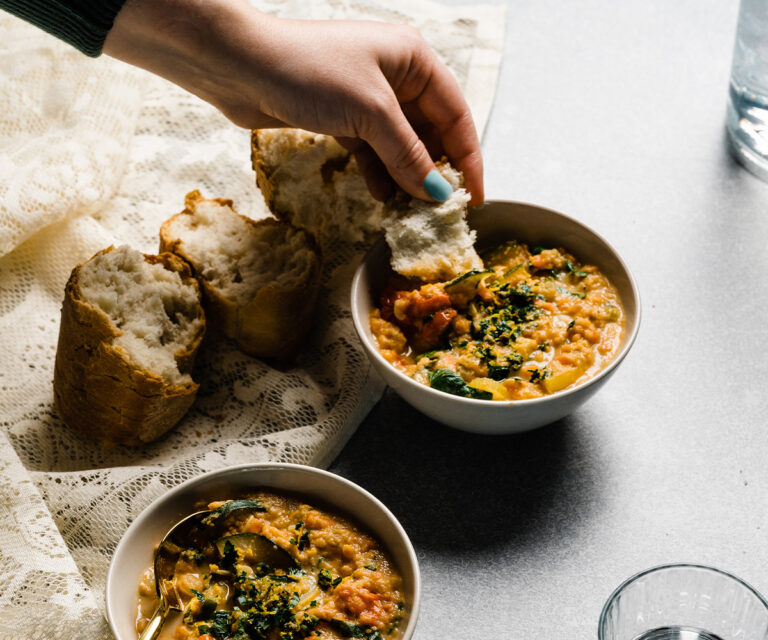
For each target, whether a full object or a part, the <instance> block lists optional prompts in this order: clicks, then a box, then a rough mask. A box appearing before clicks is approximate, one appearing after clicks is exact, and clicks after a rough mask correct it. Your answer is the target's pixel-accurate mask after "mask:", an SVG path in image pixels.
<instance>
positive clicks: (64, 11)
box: [0, 0, 125, 58]
mask: <svg viewBox="0 0 768 640" xmlns="http://www.w3.org/2000/svg"><path fill="white" fill-rule="evenodd" d="M124 3H125V0H0V9H5V10H6V11H8V12H10V13H13V14H15V15H17V16H19V17H20V18H22V19H23V20H26V21H27V22H30V23H32V24H34V25H36V26H38V27H40V28H41V29H44V30H45V31H47V32H48V33H50V34H53V35H54V36H56V37H57V38H59V39H61V40H64V42H68V43H69V44H71V45H72V46H73V47H76V48H77V49H79V50H80V51H82V52H83V53H84V54H85V55H87V56H91V57H94V58H95V57H96V56H98V55H100V54H101V48H102V46H104V39H105V38H106V37H107V33H109V30H110V29H111V28H112V23H113V22H114V20H115V16H116V15H117V12H118V11H120V9H121V7H122V6H123V4H124Z"/></svg>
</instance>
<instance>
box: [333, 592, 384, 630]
mask: <svg viewBox="0 0 768 640" xmlns="http://www.w3.org/2000/svg"><path fill="white" fill-rule="evenodd" d="M336 596H337V597H339V598H340V599H341V600H343V602H344V608H345V609H346V610H347V612H349V614H350V615H352V616H354V617H356V618H358V619H359V620H360V621H361V622H363V623H364V624H371V625H375V624H376V623H377V622H378V621H379V620H380V618H381V616H382V614H383V613H384V610H383V608H382V603H381V596H380V595H379V594H378V593H373V592H372V591H369V590H368V589H366V588H365V587H362V586H359V585H355V584H348V585H339V587H338V588H337V589H336Z"/></svg>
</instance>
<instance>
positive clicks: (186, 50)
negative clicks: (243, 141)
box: [103, 0, 273, 104]
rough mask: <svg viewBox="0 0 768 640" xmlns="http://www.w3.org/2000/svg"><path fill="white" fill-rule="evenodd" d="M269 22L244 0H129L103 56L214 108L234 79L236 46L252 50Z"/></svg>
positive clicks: (237, 49) (120, 13)
mask: <svg viewBox="0 0 768 640" xmlns="http://www.w3.org/2000/svg"><path fill="white" fill-rule="evenodd" d="M272 19H273V18H271V16H268V15H266V14H263V13H261V12H259V11H257V10H256V9H254V8H253V7H251V6H250V5H249V4H248V3H247V2H245V1H244V0H127V2H126V3H125V5H124V6H123V8H122V9H121V11H120V12H119V13H118V15H117V17H116V19H115V23H114V26H113V27H112V29H111V31H110V32H109V34H108V35H107V38H106V40H105V43H104V48H103V52H104V53H106V54H107V55H109V56H112V57H114V58H117V59H119V60H122V61H124V62H127V63H129V64H132V65H135V66H137V67H141V68H143V69H146V70H148V71H151V72H152V73H154V74H156V75H159V76H162V77H164V78H166V79H167V80H170V81H171V82H174V83H175V84H178V85H180V86H182V87H183V88H185V89H187V90H188V91H191V92H192V93H195V94H196V95H198V96H200V97H202V98H203V99H205V100H207V101H209V102H213V103H214V104H216V103H217V102H221V96H220V95H219V94H220V93H221V92H226V91H231V90H232V89H231V88H230V89H227V88H226V87H227V85H231V84H233V81H234V80H235V79H236V76H237V73H236V71H237V70H235V69H233V66H235V64H236V61H237V58H238V54H239V53H241V52H240V50H239V47H238V45H237V42H238V41H239V40H242V39H243V38H244V37H250V48H251V49H252V48H254V47H253V32H254V30H255V28H256V26H257V25H261V23H262V22H268V21H269V20H272ZM246 34H247V35H246Z"/></svg>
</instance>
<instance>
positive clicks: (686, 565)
mask: <svg viewBox="0 0 768 640" xmlns="http://www.w3.org/2000/svg"><path fill="white" fill-rule="evenodd" d="M665 569H704V570H706V571H711V572H713V573H719V574H720V575H722V576H725V577H726V578H730V579H731V580H733V581H735V582H737V583H739V584H740V585H741V586H742V587H745V588H746V589H747V591H749V592H751V593H752V595H754V596H755V597H756V598H757V599H758V601H759V602H760V603H761V604H762V605H763V607H764V608H765V609H766V610H767V611H768V600H766V599H765V598H764V597H763V596H762V595H761V593H760V592H759V591H758V590H757V589H755V588H754V587H753V586H752V585H751V584H749V583H748V582H746V581H745V580H742V579H741V578H739V577H738V576H735V575H733V574H732V573H730V572H728V571H723V570H722V569H718V568H717V567H712V566H709V565H706V564H696V563H692V562H672V563H669V564H660V565H658V566H655V567H651V568H650V569H644V570H643V571H639V572H638V573H635V574H633V575H631V576H630V577H629V578H627V579H626V580H624V582H622V583H621V584H620V585H619V586H618V587H616V588H615V589H614V590H613V592H612V593H611V595H610V596H608V599H607V600H606V601H605V604H604V605H603V609H602V611H600V618H599V619H598V621H597V638H598V640H605V636H604V634H603V628H604V626H605V620H606V616H607V612H608V609H609V608H610V606H611V605H612V604H613V602H614V600H616V598H617V596H618V595H619V594H620V593H621V592H622V591H624V589H625V588H627V587H628V586H629V585H630V584H632V583H633V582H635V581H636V580H639V579H640V578H642V577H643V576H647V575H648V574H650V573H656V572H658V571H662V570H665Z"/></svg>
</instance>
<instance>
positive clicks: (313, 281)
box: [160, 191, 321, 360]
mask: <svg viewBox="0 0 768 640" xmlns="http://www.w3.org/2000/svg"><path fill="white" fill-rule="evenodd" d="M202 201H205V198H203V197H202V195H201V194H200V192H199V191H192V192H191V193H188V194H187V196H186V198H185V200H184V203H185V208H184V211H182V212H180V213H177V214H176V215H175V216H172V217H171V218H169V219H168V220H166V221H165V222H164V223H163V225H162V226H161V227H160V251H161V252H164V251H167V252H171V253H174V254H176V255H177V256H179V257H180V258H182V259H184V260H185V261H186V262H187V263H188V264H189V265H190V267H191V268H192V272H193V273H194V274H195V275H196V277H197V279H198V282H199V284H200V289H201V290H202V293H203V304H204V306H205V310H206V317H207V318H208V324H209V326H211V327H214V328H216V329H217V330H219V331H220V332H221V333H222V334H224V335H225V336H226V337H228V338H231V339H233V340H234V341H235V342H236V343H237V346H238V347H239V348H240V350H241V351H243V352H244V353H246V354H248V355H251V356H254V357H257V358H273V359H277V360H292V359H293V358H295V357H296V355H297V354H298V353H299V351H300V349H301V345H302V344H303V342H304V339H305V337H306V335H307V333H308V332H309V330H310V329H311V327H312V322H313V319H314V310H315V302H316V301H317V295H318V292H319V290H320V271H321V254H320V249H319V248H318V246H317V242H316V240H315V238H314V236H313V235H312V234H311V233H309V232H308V231H306V230H298V229H296V227H293V226H292V225H291V224H290V223H288V222H285V221H283V220H274V219H264V220H258V221H257V220H252V219H251V218H248V217H246V216H243V215H241V214H239V213H237V212H236V211H235V209H234V208H233V207H232V201H231V200H228V199H225V198H212V199H210V200H208V202H217V203H218V204H220V205H223V206H227V207H229V208H230V209H232V211H233V212H235V213H236V214H237V215H238V216H239V217H240V218H241V219H242V220H243V221H245V223H246V224H247V225H248V226H249V227H251V228H252V229H254V230H260V229H263V228H265V227H269V226H272V227H288V228H292V229H296V230H297V231H299V232H300V233H302V234H304V237H305V238H306V248H307V249H308V250H309V251H310V252H311V254H312V260H311V264H310V268H309V269H308V271H307V272H306V273H305V274H304V277H303V278H302V279H301V281H300V282H297V283H296V284H295V285H293V286H277V285H275V284H268V285H266V286H264V287H261V288H260V289H258V290H257V291H256V294H255V295H254V297H253V298H252V299H251V300H250V301H249V302H247V303H244V304H243V303H238V302H236V301H234V300H231V299H229V298H227V297H226V296H224V295H222V293H221V291H219V289H217V288H216V287H215V286H213V284H211V283H210V282H209V281H208V280H206V279H205V278H204V277H203V275H202V270H203V269H202V265H200V264H198V263H196V261H195V260H194V259H193V258H192V256H191V255H190V254H189V252H187V251H186V250H185V248H184V243H183V241H182V240H181V239H179V238H176V237H174V236H173V235H172V233H171V226H172V225H173V223H174V221H175V220H177V219H178V218H179V217H180V216H194V215H195V207H196V205H197V203H199V202H202Z"/></svg>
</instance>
